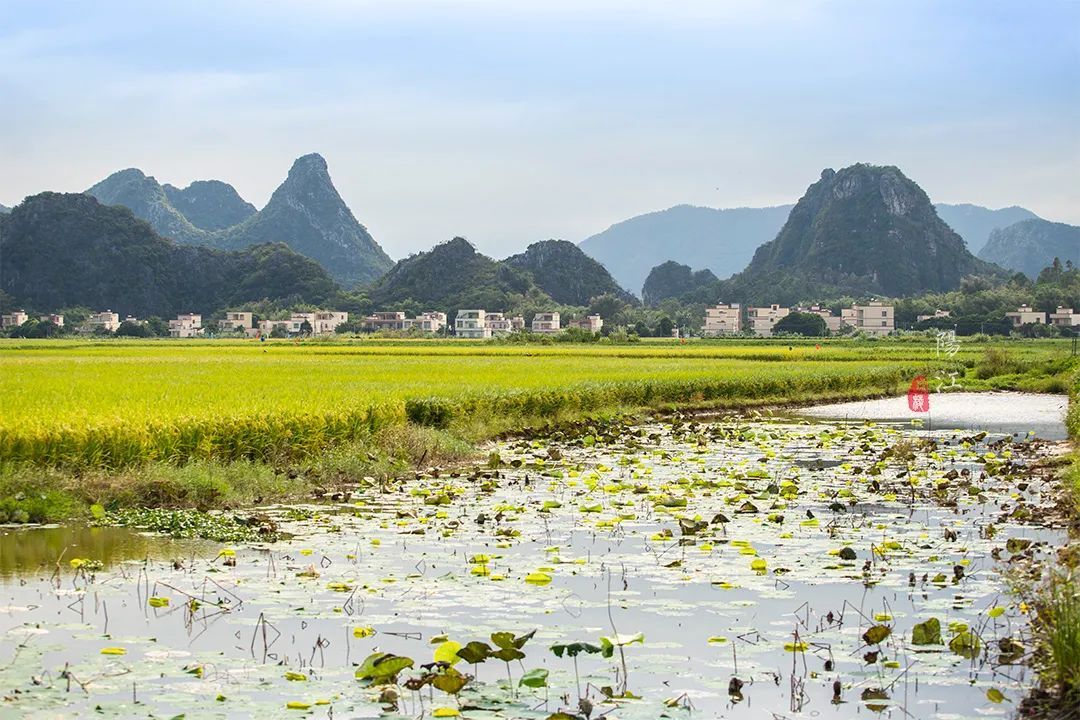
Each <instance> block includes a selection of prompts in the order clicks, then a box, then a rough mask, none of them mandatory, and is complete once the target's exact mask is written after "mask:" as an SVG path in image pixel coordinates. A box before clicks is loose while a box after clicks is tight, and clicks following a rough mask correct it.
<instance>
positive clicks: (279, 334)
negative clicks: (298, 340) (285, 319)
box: [270, 320, 307, 338]
mask: <svg viewBox="0 0 1080 720" xmlns="http://www.w3.org/2000/svg"><path fill="white" fill-rule="evenodd" d="M305 322H307V321H306V320H305ZM270 337H272V338H287V337H289V331H288V330H286V329H285V326H284V325H275V326H274V328H273V329H272V330H271V331H270Z"/></svg>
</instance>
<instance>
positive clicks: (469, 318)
mask: <svg viewBox="0 0 1080 720" xmlns="http://www.w3.org/2000/svg"><path fill="white" fill-rule="evenodd" d="M493 314H497V313H493ZM454 334H455V335H457V336H458V337H461V338H470V339H472V340H482V339H486V338H490V337H491V328H489V327H488V325H487V312H486V311H484V310H458V312H457V315H456V316H454Z"/></svg>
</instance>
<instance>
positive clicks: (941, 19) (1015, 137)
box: [0, 0, 1080, 257]
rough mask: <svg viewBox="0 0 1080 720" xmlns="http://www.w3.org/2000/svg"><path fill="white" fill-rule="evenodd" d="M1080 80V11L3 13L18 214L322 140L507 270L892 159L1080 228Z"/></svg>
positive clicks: (219, 171) (243, 165) (672, 6)
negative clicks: (121, 175)
mask: <svg viewBox="0 0 1080 720" xmlns="http://www.w3.org/2000/svg"><path fill="white" fill-rule="evenodd" d="M1078 88H1080V3H1077V2H1073V1H1069V2H1031V3H1017V2H1007V3H1006V2H993V1H989V2H987V1H981V2H974V1H972V2H920V1H918V0H908V1H904V2H899V1H891V2H877V1H867V0H862V1H855V2H783V1H770V2H745V1H743V0H738V1H735V2H721V1H720V0H713V1H712V2H684V3H680V2H671V3H657V2H638V1H637V0H624V1H622V2H615V1H614V0H611V1H608V0H602V1H597V2H588V1H587V0H580V1H579V2H568V1H564V0H549V1H548V2H542V3H541V2H538V3H532V2H514V1H513V0H465V1H452V0H428V1H427V2H413V1H412V0H392V1H390V2H368V1H365V0H349V1H346V0H334V1H329V2H325V1H324V2H317V1H316V0H260V1H259V2H253V1H248V0H230V1H229V2H201V1H200V0H188V1H187V2H167V1H166V2H154V3H148V2H145V0H139V1H138V2H108V1H107V0H98V1H97V2H63V1H58V2H40V0H35V1H29V2H23V1H22V0H0V97H2V98H3V102H2V103H0V106H2V108H3V109H2V111H0V149H2V151H0V167H2V171H0V202H2V203H4V204H7V205H11V204H14V203H16V202H18V201H19V200H20V199H21V198H22V197H23V196H25V195H28V194H31V193H35V192H38V191H41V190H45V189H50V190H66V191H79V190H83V189H85V188H87V187H89V186H90V185H91V184H93V183H94V182H96V181H97V180H100V179H101V178H102V177H104V176H106V175H108V174H109V173H110V172H112V171H114V170H117V169H120V168H123V167H132V166H135V167H139V168H141V169H142V170H144V171H145V172H147V173H148V174H151V175H154V176H156V177H157V178H158V180H160V181H161V182H171V183H173V184H175V185H185V184H187V183H188V182H190V181H191V180H196V179H205V178H215V179H220V180H225V181H227V182H230V183H232V184H233V185H235V186H236V188H237V189H238V190H239V191H240V193H241V194H242V195H243V196H244V197H245V198H246V199H248V200H250V201H251V202H253V203H254V204H256V205H257V206H261V205H262V204H263V203H265V201H266V200H267V198H268V197H269V195H270V193H271V192H272V191H273V189H274V188H275V187H276V185H277V184H278V183H279V182H280V181H281V180H282V179H283V178H284V176H285V174H286V172H287V171H288V168H289V166H290V165H291V163H292V160H293V159H294V158H295V157H297V156H299V155H302V154H304V153H307V152H313V151H314V152H320V153H322V154H323V155H324V156H325V157H326V159H327V161H328V163H329V165H330V172H331V175H332V176H333V178H334V181H335V184H336V185H337V187H338V190H339V191H340V192H341V194H342V196H343V197H344V198H345V200H346V202H348V204H349V206H350V207H351V208H352V209H353V212H354V213H355V214H356V215H357V217H358V218H359V219H360V220H361V222H363V223H365V224H366V225H367V226H368V228H369V229H370V230H371V231H372V233H373V234H374V236H375V237H376V239H377V240H378V241H379V242H380V243H381V244H383V246H384V247H385V248H386V249H387V251H388V252H389V253H390V254H391V255H392V256H394V257H402V256H404V255H406V254H408V253H409V252H414V251H417V250H422V249H426V248H428V247H430V246H431V245H433V244H435V243H436V242H439V241H441V240H445V239H448V238H450V237H452V236H454V235H465V236H466V237H468V238H469V239H470V240H472V241H473V242H474V243H475V244H476V245H477V246H478V247H479V248H480V249H482V250H484V251H485V252H488V253H490V254H493V255H495V256H497V257H502V256H505V255H507V254H510V253H513V252H516V251H518V250H520V249H521V248H522V247H524V246H525V245H526V244H528V243H529V242H533V241H535V240H540V239H544V238H549V237H560V238H565V239H568V240H575V241H576V240H581V239H583V238H584V237H586V236H588V235H590V234H592V233H594V232H598V231H600V230H602V229H604V228H605V227H607V226H608V225H610V224H611V223H613V222H617V221H619V220H622V219H625V218H627V217H630V216H633V215H636V214H640V213H643V212H648V211H652V210H656V209H660V208H664V207H668V206H671V205H675V204H678V203H692V204H697V205H708V206H712V207H734V206H742V205H770V204H780V203H785V202H792V201H794V200H796V199H797V198H798V197H799V196H800V195H801V194H802V192H803V191H804V190H805V188H806V186H807V185H808V184H809V183H811V182H813V181H814V180H815V179H817V177H818V175H819V173H820V171H821V169H822V168H824V167H834V168H839V167H842V166H845V165H849V164H851V163H854V162H872V163H880V164H892V165H897V166H899V167H900V168H901V169H902V170H903V171H904V172H905V173H906V174H907V175H908V176H909V177H911V178H912V179H914V180H915V181H916V182H918V183H920V184H921V185H922V186H923V188H924V189H926V191H927V192H928V193H929V194H930V197H931V198H932V199H933V200H935V201H940V202H973V203H977V204H981V205H987V206H991V207H1000V206H1005V205H1013V204H1018V205H1023V206H1025V207H1028V208H1030V209H1032V210H1034V211H1035V212H1037V213H1039V214H1040V215H1042V216H1043V217H1046V218H1048V219H1052V220H1059V221H1064V222H1071V223H1075V224H1080V89H1078Z"/></svg>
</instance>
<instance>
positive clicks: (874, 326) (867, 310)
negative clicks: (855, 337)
mask: <svg viewBox="0 0 1080 720" xmlns="http://www.w3.org/2000/svg"><path fill="white" fill-rule="evenodd" d="M840 317H841V318H842V319H843V322H844V323H845V324H847V325H851V326H852V327H853V328H855V329H856V330H859V331H861V332H864V333H869V334H871V335H888V334H889V333H891V332H892V331H893V330H895V329H896V315H895V308H893V306H892V305H886V304H884V303H882V302H879V301H877V300H873V301H871V302H870V303H869V304H867V305H854V306H852V307H850V308H844V309H842V310H841V311H840Z"/></svg>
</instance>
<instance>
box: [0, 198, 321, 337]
mask: <svg viewBox="0 0 1080 720" xmlns="http://www.w3.org/2000/svg"><path fill="white" fill-rule="evenodd" d="M0 248H2V252H0V262H2V263H3V264H2V266H0V270H2V271H0V282H2V289H3V291H4V292H5V293H7V294H8V295H9V296H11V298H12V300H13V301H14V302H16V303H21V304H25V305H26V306H27V307H32V308H37V309H38V310H41V311H45V310H56V309H60V308H64V307H73V306H85V307H91V308H95V309H101V308H106V307H108V308H111V309H113V310H116V311H118V312H122V313H132V314H135V315H138V316H140V317H145V316H147V315H159V316H162V317H168V316H171V315H175V314H176V313H178V312H189V311H196V312H204V313H205V312H211V311H213V310H218V309H221V308H224V307H227V306H229V305H238V304H242V303H245V302H254V301H261V300H271V301H274V300H279V301H282V302H307V303H321V302H324V301H328V300H330V299H332V298H335V297H336V296H337V294H338V288H337V286H336V285H335V284H334V282H333V280H331V278H330V276H329V275H328V274H327V273H326V272H325V270H323V268H322V267H320V266H319V265H318V263H316V262H315V261H313V260H310V259H308V258H305V257H303V256H302V255H300V254H298V253H296V252H294V251H292V250H291V249H290V248H288V247H287V246H286V245H284V244H283V243H274V244H265V245H257V246H252V247H249V248H246V249H244V250H242V251H238V252H228V251H222V250H217V249H213V248H207V247H202V246H197V245H186V244H182V243H177V242H175V241H173V240H171V239H169V238H165V237H162V236H161V235H159V234H158V233H157V232H155V231H154V229H153V228H152V227H151V225H150V224H149V223H148V222H147V221H145V220H141V219H139V218H137V217H136V216H135V214H134V213H133V212H132V211H131V210H130V209H129V208H126V207H123V206H120V205H105V204H102V203H100V202H99V201H98V200H97V199H96V198H94V197H93V196H91V195H87V194H85V193H49V192H46V193H40V194H38V195H34V196H31V197H29V198H27V199H26V200H24V201H23V202H22V203H21V204H19V205H18V206H17V207H15V208H14V209H13V210H12V212H11V213H10V214H5V215H3V216H2V217H0Z"/></svg>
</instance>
